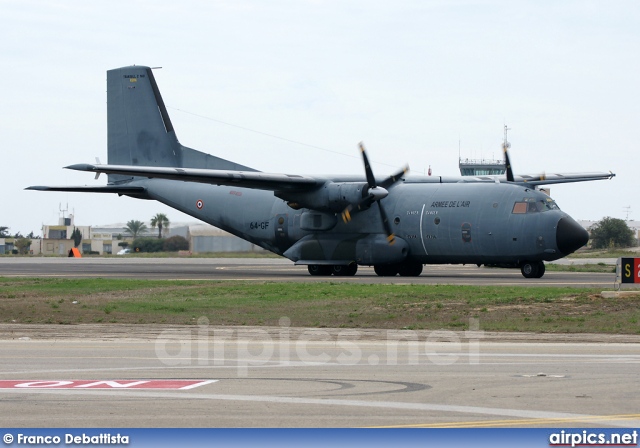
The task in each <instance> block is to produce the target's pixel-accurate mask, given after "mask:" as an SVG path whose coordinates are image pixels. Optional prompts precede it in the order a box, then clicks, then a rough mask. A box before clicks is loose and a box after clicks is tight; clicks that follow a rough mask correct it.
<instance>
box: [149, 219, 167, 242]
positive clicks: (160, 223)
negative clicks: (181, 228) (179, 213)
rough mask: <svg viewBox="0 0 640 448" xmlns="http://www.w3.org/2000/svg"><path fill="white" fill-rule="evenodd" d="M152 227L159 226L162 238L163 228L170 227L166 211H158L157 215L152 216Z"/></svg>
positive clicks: (159, 233)
mask: <svg viewBox="0 0 640 448" xmlns="http://www.w3.org/2000/svg"><path fill="white" fill-rule="evenodd" d="M151 227H153V228H154V229H155V228H156V227H157V228H158V238H162V228H163V227H169V218H167V215H165V214H164V213H156V215H155V216H154V217H153V218H151Z"/></svg>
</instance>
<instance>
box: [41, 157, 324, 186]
mask: <svg viewBox="0 0 640 448" xmlns="http://www.w3.org/2000/svg"><path fill="white" fill-rule="evenodd" d="M65 168H67V169H70V170H76V171H88V172H91V173H96V174H100V173H105V174H122V175H125V176H126V175H129V176H136V177H147V178H159V179H171V180H181V181H184V182H199V183H204V184H212V185H227V186H237V187H244V188H255V189H259V190H271V191H286V190H289V191H292V190H296V191H300V190H313V189H316V188H318V187H320V186H321V185H322V184H324V183H325V181H326V180H325V179H318V178H314V177H309V176H300V175H293V174H271V173H262V172H259V171H232V170H209V169H198V168H164V167H153V166H131V165H91V164H84V163H81V164H77V165H70V166H67V167H65ZM31 189H34V188H33V187H31Z"/></svg>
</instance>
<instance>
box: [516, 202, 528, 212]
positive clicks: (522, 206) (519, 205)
mask: <svg viewBox="0 0 640 448" xmlns="http://www.w3.org/2000/svg"><path fill="white" fill-rule="evenodd" d="M512 213H516V214H524V213H527V203H526V202H516V203H515V204H513V212H512Z"/></svg>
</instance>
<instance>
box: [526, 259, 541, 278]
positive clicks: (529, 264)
mask: <svg viewBox="0 0 640 448" xmlns="http://www.w3.org/2000/svg"><path fill="white" fill-rule="evenodd" d="M545 270H546V268H545V267H544V263H543V262H542V261H525V262H523V263H522V264H521V265H520V272H522V275H524V277H525V278H541V277H542V276H543V275H544V272H545Z"/></svg>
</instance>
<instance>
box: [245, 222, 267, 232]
mask: <svg viewBox="0 0 640 448" xmlns="http://www.w3.org/2000/svg"><path fill="white" fill-rule="evenodd" d="M249 228H250V229H251V230H257V229H261V230H267V229H268V228H269V221H252V222H251V223H250V224H249Z"/></svg>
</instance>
